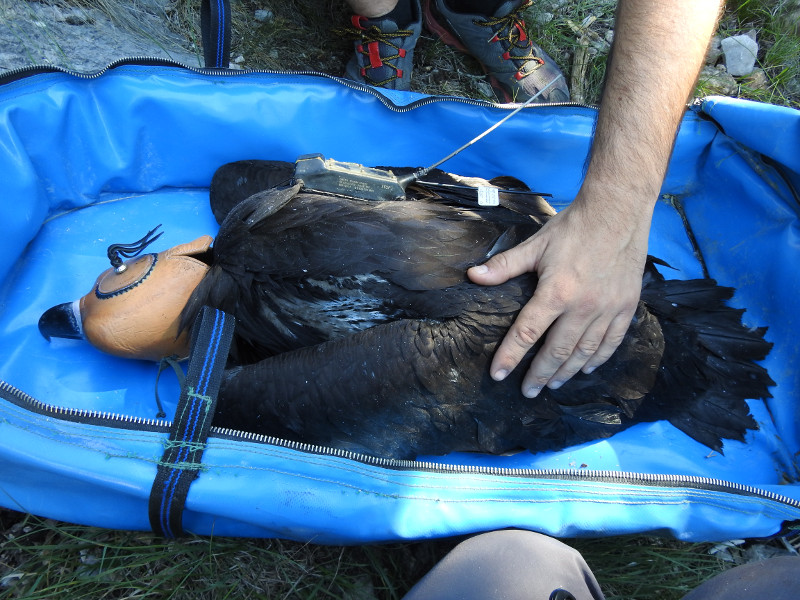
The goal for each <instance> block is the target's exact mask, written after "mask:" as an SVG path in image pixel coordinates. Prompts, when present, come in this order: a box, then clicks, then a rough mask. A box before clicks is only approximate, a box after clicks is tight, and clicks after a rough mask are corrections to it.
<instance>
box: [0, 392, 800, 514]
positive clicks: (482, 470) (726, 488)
mask: <svg viewBox="0 0 800 600" xmlns="http://www.w3.org/2000/svg"><path fill="white" fill-rule="evenodd" d="M0 398H3V399H5V400H8V401H9V402H11V403H13V404H15V405H16V406H19V407H20V408H23V409H25V410H29V411H32V412H35V413H37V414H41V415H44V416H47V417H51V418H54V419H60V420H65V421H72V422H79V423H83V424H87V425H97V426H101V427H115V428H120V429H134V430H138V431H150V432H154V433H164V434H166V433H169V431H170V428H171V427H172V421H169V420H166V419H148V418H144V417H131V416H128V415H121V414H117V413H109V412H104V411H95V410H85V409H77V408H65V407H60V406H53V405H50V404H46V403H44V402H42V401H40V400H37V399H35V398H33V397H32V396H30V395H29V394H27V393H25V392H23V391H22V390H20V389H18V388H16V387H14V386H13V385H11V384H10V383H8V382H6V381H3V380H0ZM209 437H216V438H222V439H226V440H231V441H239V442H250V443H256V444H265V445H268V446H277V447H281V448H287V449H290V450H295V451H298V452H304V453H307V454H320V455H323V456H332V457H337V458H344V459H347V460H352V461H355V462H359V463H362V464H365V465H368V466H373V467H380V468H384V469H391V470H394V471H422V472H426V473H444V474H452V475H493V476H499V477H520V478H525V479H558V480H565V481H581V482H596V483H612V484H624V485H635V486H649V487H660V488H693V489H700V490H706V491H714V492H724V493H729V494H734V495H738V496H754V497H757V498H762V499H765V500H769V501H771V502H777V503H780V504H784V505H787V506H790V507H792V508H797V509H800V500H795V499H793V498H790V497H788V496H783V495H781V494H776V493H774V492H770V491H768V490H763V489H760V488H757V487H754V486H751V485H744V484H740V483H734V482H730V481H725V480H722V479H714V478H710V477H700V476H695V475H664V474H656V473H636V472H630V471H611V470H598V469H587V470H580V471H578V470H574V469H526V468H506V467H492V466H476V465H456V464H450V463H438V462H431V461H416V460H401V459H394V458H381V457H376V456H370V455H368V454H360V453H357V452H351V451H349V450H340V449H337V448H329V447H326V446H317V445H314V444H306V443H303V442H294V441H290V440H284V439H281V438H277V437H273V436H267V435H262V434H257V433H251V432H247V431H238V430H234V429H227V428H222V427H214V426H212V427H211V431H210V434H209Z"/></svg>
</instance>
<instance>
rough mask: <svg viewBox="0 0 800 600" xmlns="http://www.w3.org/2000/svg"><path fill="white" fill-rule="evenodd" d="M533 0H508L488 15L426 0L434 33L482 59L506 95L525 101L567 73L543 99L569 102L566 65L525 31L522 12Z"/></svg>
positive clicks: (508, 99) (502, 96)
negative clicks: (564, 66) (559, 66)
mask: <svg viewBox="0 0 800 600" xmlns="http://www.w3.org/2000/svg"><path fill="white" fill-rule="evenodd" d="M529 5H530V0H527V1H522V2H521V1H519V0H508V1H507V2H504V3H503V4H502V5H501V6H500V8H498V9H497V11H496V12H495V14H494V15H491V16H487V15H478V14H467V13H460V12H456V11H454V10H452V9H451V8H449V7H448V5H447V1H446V0H424V9H423V10H424V14H425V26H426V27H427V28H428V30H430V31H431V33H433V34H435V35H437V36H438V37H439V39H441V40H442V41H443V42H444V43H445V44H447V45H448V46H453V47H455V48H456V49H458V50H461V51H462V52H466V53H467V54H471V55H472V56H474V57H475V58H477V59H478V61H479V62H480V63H481V66H482V67H483V69H484V71H486V74H487V75H488V76H489V81H490V83H491V84H492V88H494V90H495V93H496V94H497V95H498V98H499V99H500V100H503V101H505V102H524V101H525V100H527V99H528V98H530V97H531V96H533V95H535V94H536V93H537V92H538V91H539V90H541V89H542V88H544V87H545V86H546V85H547V84H548V83H550V82H551V81H552V80H553V79H554V78H556V77H558V76H561V78H560V80H559V81H557V82H556V83H554V84H553V85H552V86H550V87H549V88H548V89H547V91H545V92H544V93H543V94H542V95H541V96H540V97H539V98H537V100H541V101H542V102H566V101H568V100H569V89H568V88H567V82H566V80H565V79H564V77H563V74H562V73H561V70H560V69H559V68H558V67H557V66H556V64H555V62H553V59H552V58H550V57H549V56H548V55H547V54H546V53H545V51H544V50H542V49H541V48H540V47H539V46H537V45H536V44H534V43H533V42H532V41H531V40H530V38H529V37H528V34H527V32H526V31H525V21H523V20H522V14H521V13H522V11H523V9H525V8H527V7H528V6H529Z"/></svg>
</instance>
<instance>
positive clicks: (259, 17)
mask: <svg viewBox="0 0 800 600" xmlns="http://www.w3.org/2000/svg"><path fill="white" fill-rule="evenodd" d="M253 18H255V20H256V21H258V22H259V23H266V22H267V21H272V19H274V18H275V15H274V14H273V13H272V11H271V10H269V9H266V8H262V9H259V10H257V11H256V12H255V13H253Z"/></svg>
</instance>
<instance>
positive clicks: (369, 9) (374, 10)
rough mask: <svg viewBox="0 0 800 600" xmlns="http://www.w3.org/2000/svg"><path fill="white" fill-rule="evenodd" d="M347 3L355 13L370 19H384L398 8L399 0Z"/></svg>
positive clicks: (352, 0)
mask: <svg viewBox="0 0 800 600" xmlns="http://www.w3.org/2000/svg"><path fill="white" fill-rule="evenodd" d="M347 3H348V4H349V5H350V8H351V9H352V11H353V12H354V13H356V14H357V15H363V16H365V17H367V18H368V19H375V18H377V17H382V16H383V15H385V14H387V13H390V12H392V11H393V10H394V8H395V6H397V0H347Z"/></svg>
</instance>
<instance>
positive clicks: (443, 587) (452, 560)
mask: <svg viewBox="0 0 800 600" xmlns="http://www.w3.org/2000/svg"><path fill="white" fill-rule="evenodd" d="M449 598H453V599H455V598H458V599H464V600H467V599H470V598H476V599H480V600H500V599H503V600H516V599H519V600H523V599H524V600H540V599H541V600H570V599H571V598H574V599H575V600H602V598H603V594H602V592H601V591H600V586H599V585H598V584H597V581H596V580H595V578H594V575H593V574H592V572H591V570H590V569H589V567H588V566H587V565H586V562H585V561H584V560H583V557H582V556H581V555H580V553H579V552H578V551H577V550H575V549H573V548H570V547H569V546H567V545H566V544H562V543H561V542H559V541H558V540H556V539H553V538H551V537H548V536H545V535H541V534H539V533H534V532H532V531H523V530H517V529H510V530H502V531H492V532H489V533H483V534H480V535H476V536H474V537H471V538H469V539H467V540H466V541H464V542H461V543H460V544H459V545H458V546H456V547H455V548H454V549H453V550H452V551H451V552H450V553H449V554H448V555H447V556H445V557H444V558H443V559H442V560H441V561H440V562H439V563H438V564H437V565H436V566H434V567H433V569H431V571H430V572H429V573H428V574H427V575H425V577H423V578H422V579H421V580H420V581H419V582H418V583H417V584H416V585H415V586H414V587H413V588H412V589H411V590H410V591H409V592H408V594H406V595H405V596H404V599H403V600H434V599H435V600H447V599H449Z"/></svg>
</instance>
